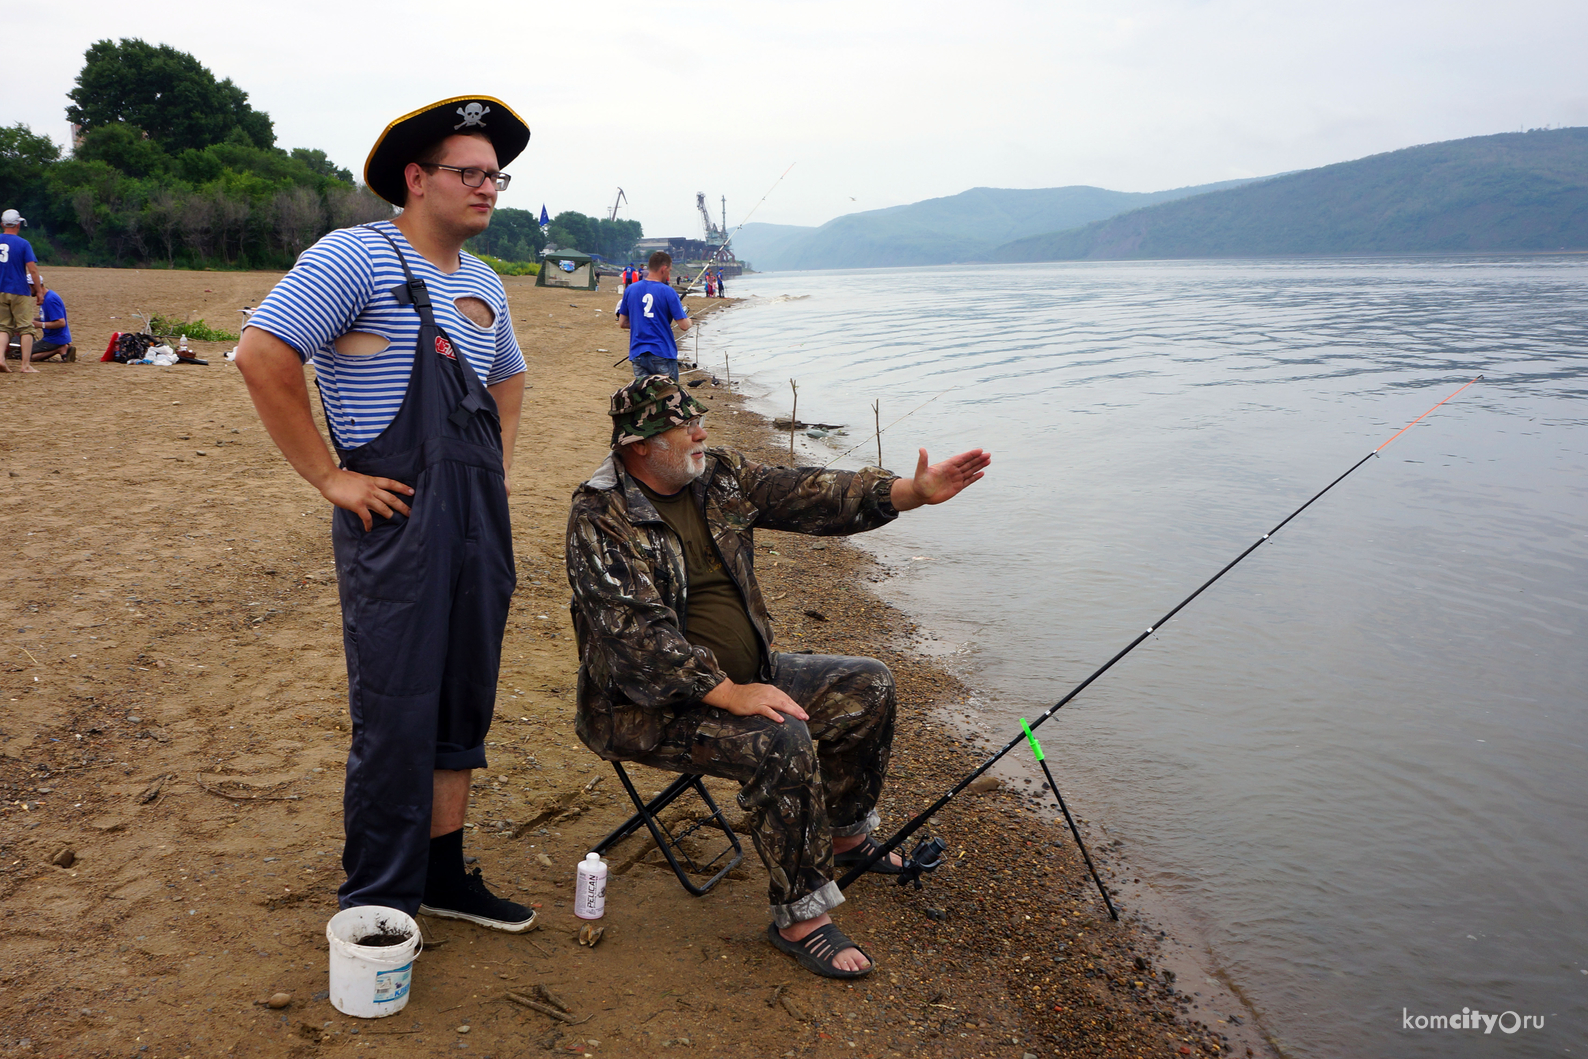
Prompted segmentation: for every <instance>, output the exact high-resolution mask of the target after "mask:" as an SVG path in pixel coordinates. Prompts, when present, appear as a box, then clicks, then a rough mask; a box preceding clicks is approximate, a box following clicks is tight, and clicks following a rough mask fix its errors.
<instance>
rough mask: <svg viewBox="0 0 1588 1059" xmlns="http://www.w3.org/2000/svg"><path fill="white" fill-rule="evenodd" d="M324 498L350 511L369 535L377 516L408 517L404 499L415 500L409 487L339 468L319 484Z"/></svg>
mask: <svg viewBox="0 0 1588 1059" xmlns="http://www.w3.org/2000/svg"><path fill="white" fill-rule="evenodd" d="M316 485H317V486H318V487H319V490H320V495H321V496H323V497H325V498H326V499H327V500H329V501H330V502H331V503H333V504H335V505H336V506H337V507H340V508H346V509H347V510H348V511H351V512H353V514H355V515H357V516H358V519H359V521H360V522H362V523H364V531H365V532H366V533H367V532H368V531H369V530H370V529H371V528H372V527H373V526H374V525H375V521H374V517H373V516H374V515H379V516H380V517H382V518H391V517H392V513H393V512H398V513H400V514H402V515H407V514H408V505H407V504H405V503H403V502H402V497H405V496H413V495H414V491H413V489H412V488H410V487H409V486H406V485H403V484H402V483H401V482H398V481H394V480H392V479H390V478H371V477H370V476H369V475H367V474H359V473H358V472H357V471H347V470H342V469H340V468H338V469H337V470H334V471H332V472H331V474H330V475H329V476H327V477H326V479H325V480H324V481H322V482H317V483H316Z"/></svg>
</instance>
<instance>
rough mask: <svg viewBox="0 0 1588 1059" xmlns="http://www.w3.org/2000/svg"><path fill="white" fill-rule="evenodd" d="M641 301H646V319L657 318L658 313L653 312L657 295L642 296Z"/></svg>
mask: <svg viewBox="0 0 1588 1059" xmlns="http://www.w3.org/2000/svg"><path fill="white" fill-rule="evenodd" d="M640 301H642V302H644V303H645V319H647V320H654V319H655V318H656V314H655V313H653V312H651V306H652V305H654V304H655V303H656V295H654V294H647V295H646V296H645V297H643V298H641V299H640Z"/></svg>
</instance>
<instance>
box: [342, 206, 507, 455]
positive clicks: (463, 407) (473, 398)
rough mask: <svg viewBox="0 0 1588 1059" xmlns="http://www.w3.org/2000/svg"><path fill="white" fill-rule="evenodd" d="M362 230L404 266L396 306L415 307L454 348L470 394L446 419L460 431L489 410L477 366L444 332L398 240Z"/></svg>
mask: <svg viewBox="0 0 1588 1059" xmlns="http://www.w3.org/2000/svg"><path fill="white" fill-rule="evenodd" d="M363 227H365V228H368V229H370V230H371V231H372V232H374V233H375V234H377V235H379V236H380V237H381V238H382V239H384V240H386V242H388V243H390V244H391V248H392V250H393V251H395V252H396V254H397V263H398V264H399V265H401V266H402V270H403V278H404V279H405V280H406V281H407V282H405V283H399V284H398V285H397V286H395V287H393V288H392V289H391V295H392V297H393V298H396V299H397V304H399V305H412V306H413V307H414V311H415V312H417V313H418V314H419V323H420V324H421V326H423V327H428V328H433V329H434V330H435V331H437V332H438V333H439V334H440V335H441V337H442V338H444V339H445V341H446V342H447V344H448V345H450V346H451V347H452V352H453V356H452V360H453V362H454V363H456V364H457V365H458V368H459V370H460V371H462V372H463V388H464V389H465V390H466V391H467V392H466V393H465V394H464V395H463V400H461V401H459V402H458V406H457V407H456V408H454V409H453V410H452V414H451V415H450V416H448V417H447V418H448V419H450V420H452V422H453V423H455V424H456V425H457V426H459V427H462V426H466V425H468V422H469V420H471V419H473V418H474V417H475V416H476V415H479V414H480V413H481V412H485V411H489V410H490V408H491V403H490V394H489V393H487V391H486V389H485V386H484V384H483V383H481V382H480V377H479V375H478V374H476V373H475V371H474V365H473V364H470V363H469V358H468V357H466V356H464V355H463V351H462V350H461V349H459V348H458V344H457V343H456V342H453V341H452V338H451V336H450V335H447V333H446V331H445V329H443V328H442V327H441V325H440V324H438V323H436V317H435V313H433V312H432V311H431V308H430V290H429V288H427V287H426V286H425V281H424V280H422V279H418V278H417V277H415V276H414V274H413V271H412V270H411V269H409V267H408V258H406V257H405V256H403V252H402V247H400V246H398V245H397V241H396V240H394V239H393V238H392V237H391V236H389V235H387V234H386V233H385V232H384V231H382V230H381V229H379V228H377V227H375V225H374V224H366V225H364V226H363ZM414 355H415V356H419V355H421V353H420V351H419V350H417V349H416V350H415V351H414Z"/></svg>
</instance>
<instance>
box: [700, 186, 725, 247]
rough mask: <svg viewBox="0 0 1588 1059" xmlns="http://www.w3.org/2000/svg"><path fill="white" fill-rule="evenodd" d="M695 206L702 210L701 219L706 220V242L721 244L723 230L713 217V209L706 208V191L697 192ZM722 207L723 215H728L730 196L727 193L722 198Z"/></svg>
mask: <svg viewBox="0 0 1588 1059" xmlns="http://www.w3.org/2000/svg"><path fill="white" fill-rule="evenodd" d="M695 208H696V209H697V210H699V211H700V217H701V219H702V220H703V221H705V222H706V242H708V243H716V244H717V245H718V246H721V245H722V242H723V237H722V231H723V230H722V229H721V228H718V227H717V222H716V221H714V220H712V219H711V211H710V210H708V209H707V208H706V193H705V192H704V191H697V192H695ZM722 209H723V216H724V217H726V216H727V210H728V198H727V196H726V195H725V196H723V199H722Z"/></svg>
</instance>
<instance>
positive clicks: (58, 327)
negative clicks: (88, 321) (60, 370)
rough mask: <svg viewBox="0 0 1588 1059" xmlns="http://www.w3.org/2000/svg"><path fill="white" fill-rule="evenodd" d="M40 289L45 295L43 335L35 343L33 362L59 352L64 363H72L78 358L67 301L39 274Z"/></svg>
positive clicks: (41, 313) (41, 316)
mask: <svg viewBox="0 0 1588 1059" xmlns="http://www.w3.org/2000/svg"><path fill="white" fill-rule="evenodd" d="M38 280H39V289H40V290H41V291H43V292H44V293H43V297H41V298H40V299H39V328H40V330H41V332H42V337H41V338H40V339H39V340H38V341H37V342H35V343H34V345H33V363H35V364H37V363H38V362H39V361H41V360H49V359H50V358H51V357H53V356H55V355H56V354H57V353H59V354H60V356H61V362H62V363H70V362H72V361H75V360H76V359H77V347H76V346H74V345H72V329H71V328H70V327H69V326H67V323H66V303H65V302H63V301H61V296H60V295H59V294H57V293H55V292H54V291H52V290H50V289H49V288H48V287H46V286H44V285H43V284H44V277H43V276H39V277H38Z"/></svg>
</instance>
